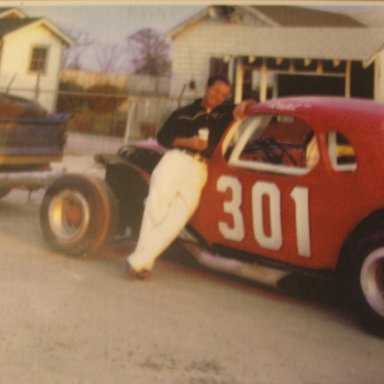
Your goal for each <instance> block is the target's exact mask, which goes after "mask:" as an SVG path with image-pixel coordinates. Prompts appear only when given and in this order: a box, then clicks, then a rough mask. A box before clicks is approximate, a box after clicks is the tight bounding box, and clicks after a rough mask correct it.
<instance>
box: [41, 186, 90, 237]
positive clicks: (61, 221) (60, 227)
mask: <svg viewBox="0 0 384 384" xmlns="http://www.w3.org/2000/svg"><path fill="white" fill-rule="evenodd" d="M48 219H49V223H50V226H51V229H52V232H53V233H54V235H55V236H56V237H57V238H58V239H60V240H61V241H76V240H78V239H80V238H82V237H83V236H84V234H85V233H86V231H87V229H88V227H89V222H90V208H89V204H88V202H87V200H86V199H85V197H84V196H83V195H82V194H81V193H79V192H78V191H75V190H73V191H72V190H66V191H63V192H61V193H59V194H58V195H57V196H55V197H54V198H53V199H52V200H51V203H50V205H49V209H48Z"/></svg>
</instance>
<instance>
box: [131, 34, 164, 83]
mask: <svg viewBox="0 0 384 384" xmlns="http://www.w3.org/2000/svg"><path fill="white" fill-rule="evenodd" d="M127 43H128V50H129V52H130V54H131V57H132V64H133V70H134V72H135V73H138V74H146V75H152V76H165V75H169V73H170V59H169V50H170V47H169V44H167V43H166V42H165V41H164V39H163V38H162V36H161V35H160V34H159V33H158V32H156V31H155V30H153V29H151V28H144V29H140V30H138V31H137V32H135V33H134V34H132V35H130V36H128V37H127Z"/></svg>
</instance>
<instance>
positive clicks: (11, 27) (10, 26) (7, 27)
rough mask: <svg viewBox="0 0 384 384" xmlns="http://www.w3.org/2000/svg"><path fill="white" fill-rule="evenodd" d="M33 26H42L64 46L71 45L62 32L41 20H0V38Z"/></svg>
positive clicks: (69, 39) (68, 38)
mask: <svg viewBox="0 0 384 384" xmlns="http://www.w3.org/2000/svg"><path fill="white" fill-rule="evenodd" d="M33 24H42V25H44V26H45V27H46V28H47V29H48V30H50V31H51V32H52V33H53V34H54V35H56V36H57V37H58V38H59V39H60V40H61V41H63V42H64V44H67V45H72V44H73V43H74V42H73V41H72V39H71V38H70V37H69V36H67V35H66V34H65V33H64V32H62V31H60V30H59V29H58V28H57V27H56V26H54V25H53V24H52V23H50V22H49V21H48V20H46V19H43V18H30V17H28V18H22V19H15V18H4V19H2V18H0V37H1V38H2V37H4V36H6V35H8V34H10V33H13V32H16V31H18V30H21V29H22V28H25V27H28V26H30V25H33Z"/></svg>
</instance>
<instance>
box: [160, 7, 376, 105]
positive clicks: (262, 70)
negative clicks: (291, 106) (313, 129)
mask: <svg viewBox="0 0 384 384" xmlns="http://www.w3.org/2000/svg"><path fill="white" fill-rule="evenodd" d="M166 36H167V37H168V38H169V39H171V40H172V42H173V64H172V65H173V68H172V85H171V95H172V96H173V97H180V98H181V97H183V98H187V99H188V98H194V97H196V96H198V95H201V94H202V92H203V87H204V85H205V81H206V79H207V77H208V76H209V75H210V74H213V73H222V74H225V75H227V76H228V77H229V78H230V80H231V81H232V83H233V84H234V93H235V95H234V96H235V101H239V100H241V99H243V98H245V97H249V96H253V97H257V98H259V99H260V100H265V99H266V98H268V97H271V96H285V95H294V94H296V95H297V94H330V95H341V96H346V97H350V96H352V97H363V98H374V99H376V100H379V101H381V102H384V79H383V77H382V76H383V75H382V73H383V74H384V53H383V50H382V49H383V46H384V29H383V28H371V27H367V26H365V25H364V24H363V23H361V22H359V21H358V20H356V19H354V18H352V17H350V16H348V15H343V14H337V13H333V12H324V11H319V10H314V9H309V8H305V7H295V6H283V5H280V6H279V5H275V6H246V5H239V6H207V7H206V8H204V9H203V10H202V11H200V12H199V13H197V14H195V15H194V16H192V17H191V18H189V19H188V20H186V21H185V22H183V23H182V24H180V25H178V26H176V27H175V28H173V29H172V30H170V31H169V32H168V34H167V35H166Z"/></svg>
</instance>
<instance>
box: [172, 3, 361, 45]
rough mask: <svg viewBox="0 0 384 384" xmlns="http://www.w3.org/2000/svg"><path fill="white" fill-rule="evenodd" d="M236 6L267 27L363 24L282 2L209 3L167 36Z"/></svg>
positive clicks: (347, 17) (174, 35) (350, 18)
mask: <svg viewBox="0 0 384 384" xmlns="http://www.w3.org/2000/svg"><path fill="white" fill-rule="evenodd" d="M236 9H237V10H241V11H242V12H244V13H247V14H249V15H253V16H254V17H255V18H256V19H259V20H261V21H262V22H263V23H264V24H265V25H266V26H270V27H314V28H315V27H351V28H353V27H364V25H363V24H362V23H360V22H359V21H357V20H355V19H354V18H352V17H350V16H348V15H344V14H339V13H334V12H327V11H320V10H317V9H310V8H305V7H296V6H283V5H272V6H267V5H265V6H263V5H262V6H241V5H240V6H231V7H226V6H208V7H205V8H203V9H202V10H201V11H200V12H197V13H196V14H194V15H192V16H191V17H190V18H188V19H186V20H185V21H184V22H182V23H181V24H179V25H177V26H175V27H174V28H172V29H171V30H169V31H168V32H167V33H166V37H167V38H170V39H174V38H175V37H176V36H177V35H178V34H180V33H182V32H184V31H185V30H186V29H188V28H189V27H191V26H193V25H195V24H197V23H199V22H200V21H202V20H203V19H205V18H208V17H210V16H211V17H212V11H213V13H215V11H216V12H223V15H225V16H224V17H226V16H229V15H230V13H231V12H232V11H235V10H236ZM226 12H227V13H226ZM217 14H219V13H217ZM224 20H225V19H224Z"/></svg>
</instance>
